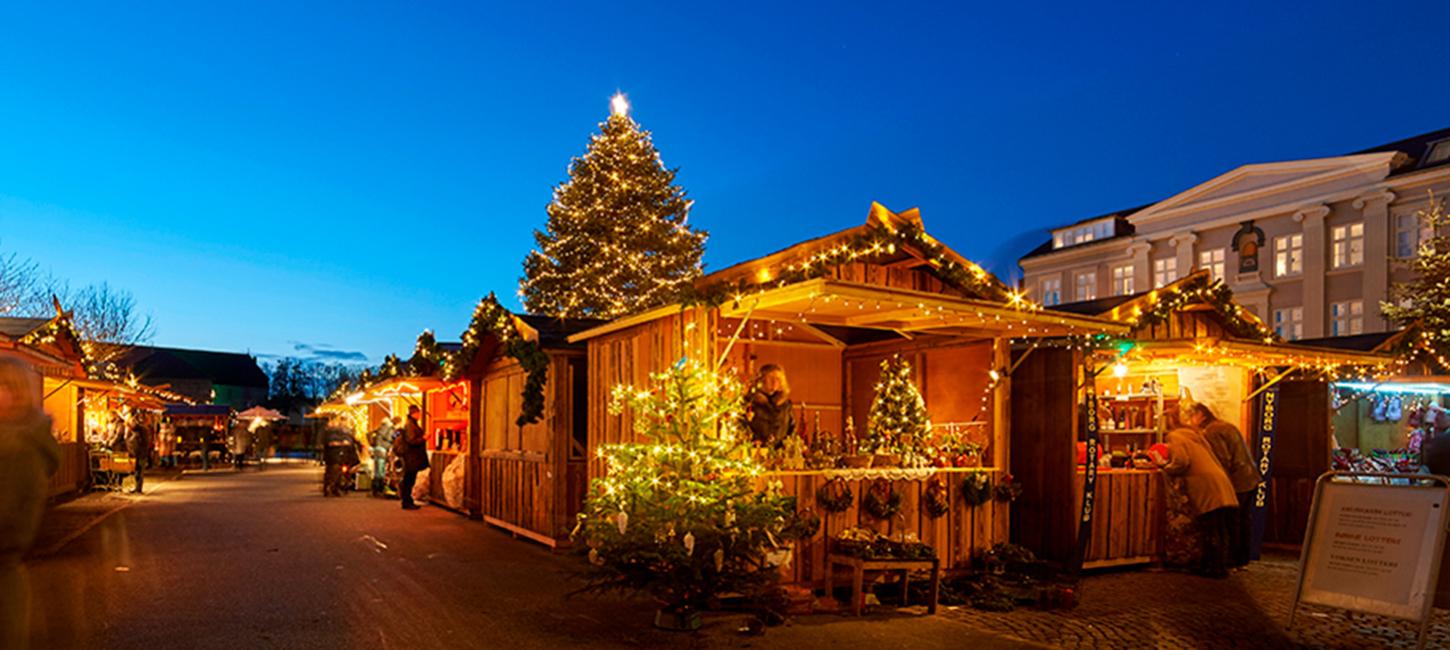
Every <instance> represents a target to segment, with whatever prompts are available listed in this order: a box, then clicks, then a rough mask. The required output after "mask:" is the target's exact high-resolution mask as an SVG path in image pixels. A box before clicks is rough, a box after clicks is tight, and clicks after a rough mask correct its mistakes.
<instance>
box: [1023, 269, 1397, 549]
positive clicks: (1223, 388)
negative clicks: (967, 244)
mask: <svg viewBox="0 0 1450 650" xmlns="http://www.w3.org/2000/svg"><path fill="white" fill-rule="evenodd" d="M1060 309H1062V310H1064V311H1069V312H1071V313H1082V314H1094V315H1097V316H1100V317H1102V318H1105V319H1108V320H1112V321H1115V322H1119V323H1123V324H1125V325H1128V326H1129V327H1131V328H1132V333H1131V334H1130V335H1129V336H1128V337H1126V338H1121V339H1116V340H1112V341H1103V342H1097V343H1095V344H1094V345H1090V346H1084V345H1076V346H1073V345H1068V346H1066V347H1063V346H1058V347H1050V348H1039V347H1037V346H1034V345H1031V344H1023V345H1019V346H1018V351H1017V355H1016V356H1017V357H1018V358H1019V359H1020V361H1021V363H1022V364H1023V369H1022V370H1021V371H1019V373H1018V375H1017V376H1016V377H1015V379H1016V383H1014V385H1013V389H1014V392H1015V393H1016V394H1017V395H1018V396H1019V397H1020V398H1021V399H1022V400H1023V401H1026V402H1032V403H1034V404H1036V405H1038V406H1037V407H1036V408H1022V409H1018V410H1014V425H1015V426H1016V427H1017V431H1016V437H1015V438H1014V440H1015V441H1016V443H1017V444H1016V446H1015V447H1014V460H1015V461H1018V462H1015V463H1014V473H1015V474H1016V475H1018V476H1019V477H1021V478H1022V480H1023V482H1024V493H1023V498H1022V500H1021V504H1020V505H1021V507H1022V508H1023V509H1024V510H1025V509H1028V508H1032V509H1034V510H1038V511H1039V512H1040V513H1041V514H1040V516H1039V517H1036V518H1033V519H1024V520H1023V521H1022V522H1020V525H1019V526H1018V535H1017V538H1018V539H1019V541H1021V542H1022V543H1023V544H1025V545H1027V546H1028V547H1029V548H1033V550H1034V551H1036V552H1037V553H1038V554H1039V555H1041V556H1044V557H1048V558H1052V559H1056V560H1060V561H1068V560H1070V559H1071V558H1072V557H1073V556H1074V555H1075V550H1076V537H1077V535H1076V530H1077V523H1078V516H1079V513H1080V509H1081V503H1082V489H1083V474H1084V472H1085V469H1084V466H1083V464H1084V463H1085V462H1089V459H1087V458H1086V457H1085V455H1084V453H1083V447H1084V442H1083V441H1084V435H1085V433H1084V432H1085V427H1084V426H1083V422H1082V417H1083V416H1082V413H1083V411H1082V410H1081V409H1080V408H1079V405H1081V404H1083V403H1084V401H1085V399H1086V395H1087V393H1086V387H1087V386H1086V385H1085V384H1084V383H1083V382H1084V378H1085V377H1091V381H1092V386H1093V388H1094V390H1095V393H1096V395H1097V397H1098V409H1097V412H1098V427H1099V439H1100V443H1101V445H1100V447H1101V453H1102V454H1103V456H1104V458H1101V459H1099V460H1098V461H1097V462H1098V466H1099V473H1098V478H1097V485H1096V497H1095V500H1094V501H1095V503H1096V506H1095V511H1094V519H1093V531H1092V534H1093V538H1092V539H1091V540H1090V542H1089V545H1088V551H1087V555H1086V557H1085V566H1088V567H1106V566H1118V565H1127V564H1144V563H1152V562H1157V561H1160V560H1161V559H1162V552H1163V546H1162V542H1163V531H1162V528H1163V525H1164V521H1163V512H1164V507H1163V504H1164V495H1163V489H1164V486H1163V477H1162V475H1161V473H1160V472H1159V470H1158V469H1157V468H1156V466H1155V465H1154V464H1153V463H1152V462H1151V461H1150V460H1149V459H1148V458H1146V457H1144V456H1143V454H1140V453H1137V452H1143V451H1146V450H1148V449H1149V448H1151V447H1152V446H1153V445H1154V444H1157V443H1161V442H1163V441H1164V437H1165V435H1166V433H1167V430H1168V422H1167V419H1166V418H1165V415H1166V414H1169V413H1175V414H1176V412H1177V410H1178V408H1179V407H1180V405H1181V404H1182V403H1183V402H1185V401H1187V400H1190V399H1191V400H1192V401H1195V402H1198V403H1202V404H1204V405H1206V406H1208V407H1209V409H1210V410H1211V411H1213V413H1214V414H1215V415H1216V416H1218V417H1219V418H1220V419H1222V420H1225V421H1227V422H1230V423H1232V424H1234V425H1235V426H1237V427H1238V428H1239V430H1240V431H1241V432H1244V434H1245V436H1246V443H1247V442H1249V438H1248V436H1249V435H1251V433H1252V432H1253V431H1254V430H1255V426H1254V421H1255V420H1254V418H1255V414H1256V410H1255V409H1256V406H1257V405H1258V400H1257V399H1256V398H1258V397H1260V396H1261V395H1263V394H1264V392H1265V391H1266V390H1267V389H1269V388H1271V387H1272V388H1274V389H1275V390H1276V391H1277V392H1276V396H1277V398H1278V400H1279V406H1280V409H1281V412H1285V413H1295V414H1303V417H1294V418H1282V419H1281V420H1280V422H1279V426H1278V431H1277V436H1276V442H1275V452H1274V453H1275V456H1274V463H1275V469H1274V483H1273V490H1272V492H1271V495H1272V496H1271V499H1272V500H1271V503H1270V511H1269V521H1270V523H1269V528H1268V533H1267V537H1266V538H1267V539H1268V540H1270V541H1271V542H1282V543H1297V539H1298V538H1299V537H1300V536H1302V533H1303V530H1302V529H1303V525H1304V522H1305V521H1307V515H1308V506H1309V503H1308V502H1307V499H1308V498H1309V491H1310V490H1312V484H1313V480H1314V478H1317V477H1318V475H1319V474H1320V473H1322V472H1323V471H1325V469H1327V468H1328V466H1329V458H1330V448H1331V445H1332V439H1331V437H1330V429H1329V427H1330V417H1331V414H1332V410H1331V407H1330V405H1329V403H1328V396H1329V390H1328V384H1329V382H1330V381H1332V380H1334V379H1335V378H1336V377H1339V376H1341V375H1343V374H1345V373H1353V374H1355V376H1358V375H1359V374H1365V373H1367V374H1372V375H1377V376H1382V375H1385V374H1389V373H1392V372H1394V371H1395V368H1396V364H1395V363H1394V362H1393V360H1392V359H1391V358H1390V357H1389V356H1387V355H1382V354H1374V353H1366V352H1358V351H1352V350H1342V349H1334V348H1329V347H1317V346H1312V345H1301V344H1296V343H1284V342H1280V341H1278V340H1277V338H1276V337H1275V336H1274V334H1273V331H1272V330H1271V329H1270V328H1269V327H1268V326H1267V325H1266V324H1264V323H1263V322H1262V321H1260V320H1259V319H1258V318H1256V317H1255V316H1254V315H1253V314H1252V313H1251V312H1250V311H1249V310H1247V309H1245V308H1243V307H1242V306H1240V305H1238V304H1237V303H1235V302H1233V300H1232V295H1231V293H1230V292H1229V291H1228V289H1227V288H1226V287H1224V286H1223V285H1222V283H1219V282H1216V281H1213V280H1212V279H1211V278H1210V277H1209V276H1208V274H1207V272H1206V271H1200V272H1196V273H1194V274H1191V275H1189V276H1187V277H1185V278H1182V279H1180V280H1178V281H1177V282H1174V283H1172V284H1170V285H1167V286H1165V287H1163V288H1161V289H1157V290H1154V291H1150V292H1146V293H1143V294H1139V295H1136V296H1129V297H1117V298H1110V299H1106V300H1098V301H1091V302H1084V303H1076V304H1069V305H1063V306H1061V307H1060ZM1033 396H1037V397H1036V398H1034V397H1033ZM1064 398H1067V399H1064ZM1029 431H1030V432H1033V433H1034V434H1035V435H1026V434H1027V432H1029ZM1253 442H1254V444H1251V445H1250V449H1251V450H1252V449H1256V448H1257V447H1258V441H1256V440H1255V441H1253ZM1066 493H1071V494H1073V495H1074V498H1073V499H1072V500H1065V499H1062V498H1061V497H1062V495H1063V494H1066Z"/></svg>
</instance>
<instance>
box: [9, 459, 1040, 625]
mask: <svg viewBox="0 0 1450 650" xmlns="http://www.w3.org/2000/svg"><path fill="white" fill-rule="evenodd" d="M320 480H321V469H320V468H316V467H285V468H275V469H274V468H271V467H269V468H268V469H267V471H264V472H255V471H244V472H239V473H238V472H212V473H207V474H196V475H191V474H188V475H186V476H183V477H182V478H181V479H180V480H174V481H168V482H166V483H163V484H160V485H159V486H157V487H156V488H155V489H154V490H153V489H151V487H150V485H149V484H148V492H150V494H148V495H146V496H143V497H140V498H137V499H134V500H131V502H129V503H127V504H126V505H125V507H121V508H115V509H106V511H105V512H102V513H100V514H98V518H97V519H96V520H95V521H92V522H89V523H88V524H87V525H85V526H82V527H79V528H77V529H75V530H78V532H76V533H74V534H72V535H70V539H68V540H67V539H65V537H67V535H65V534H60V535H59V538H60V539H61V540H63V543H62V544H61V545H60V546H59V547H57V548H53V549H48V550H47V551H46V552H45V553H44V554H41V555H40V556H38V557H35V558H33V559H32V560H31V561H30V563H29V569H30V580H31V587H32V592H33V615H32V643H33V646H34V647H35V648H228V649H236V648H397V647H409V648H443V647H450V648H452V647H466V648H495V647H508V648H558V647H579V646H583V647H651V648H657V647H688V648H730V647H756V648H768V647H790V648H861V647H910V648H933V647H940V648H962V647H974V648H977V647H981V648H996V647H1002V648H1005V647H1022V646H1023V645H1025V643H1024V642H1023V641H1021V640H1018V639H1014V638H1011V637H1009V636H1005V635H1001V634H995V633H990V632H985V631H980V630H974V629H973V628H972V627H971V626H969V625H967V624H964V623H962V622H959V621H954V620H952V618H953V617H950V616H935V617H929V616H921V615H919V613H918V612H917V611H914V610H904V611H899V612H892V613H887V614H877V615H873V616H867V617H863V618H860V619H854V618H847V617H842V616H837V615H818V616H808V617H801V618H797V619H795V620H793V621H792V622H791V623H790V624H788V625H785V626H780V627H774V628H770V629H769V630H768V631H767V633H766V634H765V635H764V636H758V637H751V636H744V635H742V634H740V633H739V631H738V630H739V628H740V627H741V619H740V617H739V616H732V615H712V616H709V617H707V619H706V625H705V627H704V629H702V630H701V631H699V632H696V633H678V632H665V631H660V630H656V629H654V628H653V627H652V626H651V622H652V620H653V618H652V617H653V612H654V605H653V604H652V603H650V602H648V601H644V600H639V599H634V600H630V599H622V598H615V597H595V596H587V597H583V596H570V595H569V594H570V592H571V591H573V590H574V589H576V588H577V587H578V586H579V583H578V582H577V581H576V580H575V578H574V572H575V571H576V570H577V567H578V566H579V565H578V560H577V559H576V558H574V557H572V556H569V555H563V554H557V553H554V552H552V551H550V550H549V549H546V548H544V547H542V546H540V545H537V544H534V543H530V542H526V541H523V540H519V539H514V538H513V537H512V536H510V535H508V534H507V533H504V532H502V531H499V530H497V529H494V528H492V527H489V526H487V525H485V524H482V523H480V522H476V521H470V520H468V519H465V518H463V517H460V516H458V515H457V514H454V513H452V512H448V511H445V510H442V509H440V508H426V507H425V508H424V509H422V510H418V511H403V510H402V509H400V508H399V507H398V502H397V501H391V500H380V499H373V498H369V497H367V496H365V495H361V494H351V495H348V496H345V497H342V498H324V497H322V496H321V492H320V489H319V484H320ZM51 534H52V535H56V534H55V533H51Z"/></svg>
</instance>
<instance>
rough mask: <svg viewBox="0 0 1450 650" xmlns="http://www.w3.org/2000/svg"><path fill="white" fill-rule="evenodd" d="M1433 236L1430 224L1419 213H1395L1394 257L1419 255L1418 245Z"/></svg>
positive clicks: (1408, 257)
mask: <svg viewBox="0 0 1450 650" xmlns="http://www.w3.org/2000/svg"><path fill="white" fill-rule="evenodd" d="M1434 237H1435V233H1434V232H1433V229H1431V228H1430V224H1428V223H1425V220H1424V219H1421V218H1420V215H1419V214H1416V213H1413V212H1412V213H1409V214H1397V215H1395V257H1397V258H1400V259H1412V258H1415V257H1419V256H1420V247H1421V246H1424V245H1425V244H1426V243H1428V242H1429V241H1430V240H1431V239H1433V238H1434Z"/></svg>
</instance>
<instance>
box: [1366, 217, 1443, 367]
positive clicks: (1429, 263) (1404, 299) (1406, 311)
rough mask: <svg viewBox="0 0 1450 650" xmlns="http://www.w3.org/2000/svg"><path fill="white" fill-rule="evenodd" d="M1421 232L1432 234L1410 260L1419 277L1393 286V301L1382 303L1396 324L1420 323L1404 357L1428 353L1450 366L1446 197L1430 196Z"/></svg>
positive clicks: (1386, 313) (1391, 290) (1409, 339)
mask: <svg viewBox="0 0 1450 650" xmlns="http://www.w3.org/2000/svg"><path fill="white" fill-rule="evenodd" d="M1415 216H1416V218H1417V219H1418V220H1419V222H1420V231H1421V232H1425V233H1428V235H1429V236H1428V237H1426V238H1425V239H1424V240H1423V241H1421V242H1420V248H1419V250H1418V251H1417V252H1416V255H1415V257H1414V258H1413V259H1411V260H1410V261H1409V263H1408V266H1409V268H1410V270H1412V271H1414V272H1415V279H1413V280H1411V281H1409V282H1397V283H1395V284H1394V285H1392V286H1391V287H1390V297H1391V300H1390V301H1387V302H1383V303H1380V310H1381V312H1383V313H1384V315H1385V318H1388V319H1390V320H1391V321H1393V322H1394V323H1395V324H1396V325H1400V326H1402V327H1403V326H1410V325H1418V329H1419V331H1418V332H1416V333H1413V334H1412V336H1409V337H1406V343H1405V349H1404V350H1402V353H1403V356H1404V357H1405V358H1407V359H1409V360H1414V359H1416V358H1420V357H1422V356H1423V355H1425V354H1426V353H1428V354H1429V355H1430V356H1431V357H1432V358H1434V359H1435V360H1436V361H1437V362H1438V363H1439V364H1440V365H1442V366H1444V367H1446V368H1447V369H1450V365H1447V360H1450V236H1447V235H1444V234H1442V233H1441V231H1442V230H1443V229H1444V228H1445V227H1446V226H1450V214H1446V213H1445V201H1444V199H1436V198H1435V195H1434V194H1431V195H1430V204H1429V206H1428V207H1426V208H1425V209H1424V210H1421V211H1419V212H1418V213H1416V214H1415Z"/></svg>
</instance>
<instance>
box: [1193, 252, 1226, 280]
mask: <svg viewBox="0 0 1450 650" xmlns="http://www.w3.org/2000/svg"><path fill="white" fill-rule="evenodd" d="M1223 260H1224V249H1222V248H1215V249H1213V250H1209V251H1202V252H1200V253H1199V254H1198V268H1200V269H1208V273H1209V275H1212V276H1213V279H1215V280H1219V281H1222V280H1223Z"/></svg>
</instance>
